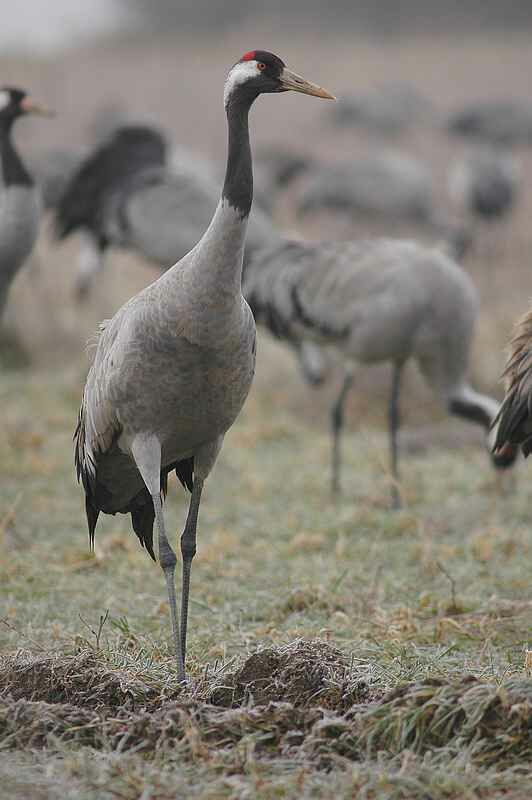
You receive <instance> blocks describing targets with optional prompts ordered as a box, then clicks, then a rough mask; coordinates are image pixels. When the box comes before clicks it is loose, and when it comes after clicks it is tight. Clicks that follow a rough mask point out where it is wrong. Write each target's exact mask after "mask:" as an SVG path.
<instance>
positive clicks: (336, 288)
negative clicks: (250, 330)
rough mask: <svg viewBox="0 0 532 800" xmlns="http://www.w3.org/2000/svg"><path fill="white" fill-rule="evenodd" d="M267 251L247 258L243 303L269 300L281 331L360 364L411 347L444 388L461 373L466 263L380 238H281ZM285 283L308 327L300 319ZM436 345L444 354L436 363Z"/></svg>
mask: <svg viewBox="0 0 532 800" xmlns="http://www.w3.org/2000/svg"><path fill="white" fill-rule="evenodd" d="M274 252H275V251H273V250H272V251H270V254H269V255H268V256H266V254H265V255H264V262H263V263H261V262H260V258H259V259H258V260H257V261H253V262H252V268H250V269H248V270H247V271H246V274H245V280H244V293H245V294H246V296H247V297H249V298H250V299H251V303H252V307H255V306H256V307H258V308H259V309H261V308H264V307H266V306H268V305H270V304H271V305H274V306H275V308H276V309H277V310H278V311H279V314H280V316H281V317H282V318H283V320H284V321H285V323H286V326H287V330H288V331H289V335H293V336H294V337H295V338H296V339H298V338H308V337H310V338H313V339H315V340H316V341H319V342H321V343H322V344H323V345H327V344H331V345H332V346H333V347H334V348H335V350H337V351H338V352H340V353H341V354H342V355H343V356H344V357H345V358H348V359H353V360H354V361H358V362H361V363H365V364H371V363H377V362H379V361H400V360H405V359H406V358H408V357H415V358H417V359H419V360H421V361H422V363H423V365H424V366H425V368H427V369H430V370H431V371H433V372H434V373H435V377H436V374H437V373H439V372H443V371H445V372H446V375H445V376H443V375H442V376H441V378H440V382H441V383H442V384H444V385H445V389H446V391H449V390H452V389H453V388H454V386H453V384H454V385H457V384H459V383H460V381H461V380H462V379H463V375H464V371H465V369H466V368H467V362H468V355H469V353H468V346H469V343H470V340H471V336H472V332H473V327H474V322H475V318H476V314H477V308H478V299H477V293H476V290H475V288H474V286H473V284H472V282H471V280H470V279H469V277H468V276H467V275H466V273H465V272H463V270H462V269H460V267H458V266H457V265H456V264H454V263H453V262H452V261H451V260H450V259H449V258H447V257H446V256H445V255H444V254H443V253H441V252H440V251H439V250H437V249H430V248H427V247H422V246H420V245H418V244H415V243H413V242H408V241H397V240H386V239H382V240H368V241H360V242H322V243H318V244H315V245H314V244H306V243H305V244H303V243H297V242H290V243H285V245H284V248H283V247H279V248H278V249H277V257H275V256H273V257H272V255H273V253H274ZM293 287H296V288H297V292H298V295H299V297H300V299H301V302H304V304H305V307H306V308H308V309H309V310H310V311H311V313H312V318H313V319H315V320H316V322H317V327H316V328H310V327H309V328H306V327H305V326H304V325H302V324H301V320H300V318H299V316H298V313H297V310H296V309H295V308H294V304H293V296H292V290H293ZM259 319H260V313H259ZM320 326H321V327H320ZM322 331H325V333H323V332H322ZM327 331H330V335H328V334H327ZM344 332H345V335H344ZM339 333H341V334H342V335H341V336H339V335H338V334H339ZM443 350H445V352H446V357H445V359H444V360H443V363H438V361H439V359H438V358H437V356H438V355H440V354H441V353H442V351H443Z"/></svg>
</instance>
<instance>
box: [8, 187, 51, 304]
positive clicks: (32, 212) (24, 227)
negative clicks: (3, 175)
mask: <svg viewBox="0 0 532 800" xmlns="http://www.w3.org/2000/svg"><path fill="white" fill-rule="evenodd" d="M40 213H41V203H40V196H39V191H38V189H37V188H36V187H35V186H13V187H9V188H7V189H6V187H5V186H2V185H1V183H0V318H1V316H2V313H3V311H4V309H5V306H6V304H7V298H8V293H9V289H10V287H11V284H12V283H13V280H14V278H15V276H16V274H17V272H18V271H19V269H20V268H21V267H22V265H23V264H24V262H25V261H26V259H27V258H28V256H29V255H30V253H31V251H32V250H33V247H34V245H35V242H36V241H37V236H38V233H39V219H40Z"/></svg>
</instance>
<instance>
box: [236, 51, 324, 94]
mask: <svg viewBox="0 0 532 800" xmlns="http://www.w3.org/2000/svg"><path fill="white" fill-rule="evenodd" d="M290 91H292V92H301V93H302V94H310V95H313V96H314V97H323V98H326V99H328V100H336V98H335V97H334V95H332V94H330V92H328V91H327V90H326V89H323V88H322V87H321V86H318V85H317V84H315V83H311V82H310V81H307V80H306V79H305V78H302V77H301V75H297V74H296V73H295V72H292V71H291V70H289V69H288V67H287V66H286V64H285V63H284V61H282V60H281V59H280V58H279V57H278V56H276V55H274V54H273V53H269V52H268V51H267V50H250V51H249V52H248V53H245V54H244V55H243V56H242V58H241V59H240V61H237V63H236V64H235V65H234V66H233V67H232V69H231V70H230V72H229V75H228V76H227V80H226V83H225V91H224V103H225V106H226V107H227V105H228V104H229V102H230V101H231V99H232V98H233V97H234V96H235V94H236V93H238V94H239V95H244V94H246V95H251V96H252V97H253V98H254V97H256V96H257V95H259V94H263V93H272V92H290Z"/></svg>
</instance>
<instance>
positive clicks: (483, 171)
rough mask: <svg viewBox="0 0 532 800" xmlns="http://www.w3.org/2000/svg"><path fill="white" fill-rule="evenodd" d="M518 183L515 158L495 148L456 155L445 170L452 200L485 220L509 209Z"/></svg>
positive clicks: (501, 214)
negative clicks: (463, 155)
mask: <svg viewBox="0 0 532 800" xmlns="http://www.w3.org/2000/svg"><path fill="white" fill-rule="evenodd" d="M519 186H520V170H519V162H518V161H517V160H516V158H515V157H514V156H513V155H512V154H511V153H509V152H504V151H501V150H499V149H494V148H489V149H478V150H475V151H473V152H471V153H469V154H468V155H467V156H465V157H464V158H461V159H459V160H458V161H457V162H456V163H455V164H454V165H453V166H452V168H451V170H450V172H449V194H450V195H451V197H452V199H453V201H454V202H455V203H456V204H457V205H458V206H460V207H461V208H462V209H465V210H466V211H468V212H470V213H471V214H473V215H475V216H477V217H480V218H483V219H486V220H491V219H494V218H501V217H503V216H505V215H506V214H508V213H509V212H510V211H511V210H512V208H513V206H514V205H515V202H516V199H517V196H518V193H519Z"/></svg>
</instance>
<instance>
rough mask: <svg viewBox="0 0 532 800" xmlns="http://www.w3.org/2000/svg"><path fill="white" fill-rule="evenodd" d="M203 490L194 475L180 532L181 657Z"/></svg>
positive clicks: (183, 648)
mask: <svg viewBox="0 0 532 800" xmlns="http://www.w3.org/2000/svg"><path fill="white" fill-rule="evenodd" d="M202 490H203V479H202V478H198V477H194V485H193V487H192V497H191V498H190V505H189V507H188V515H187V521H186V522H185V529H184V530H183V533H182V534H181V555H182V557H183V575H182V589H181V642H180V645H181V652H182V653H183V659H184V658H185V655H186V651H187V622H188V598H189V593H190V570H191V566H192V559H193V558H194V556H195V555H196V528H197V525H198V512H199V507H200V500H201V492H202Z"/></svg>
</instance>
